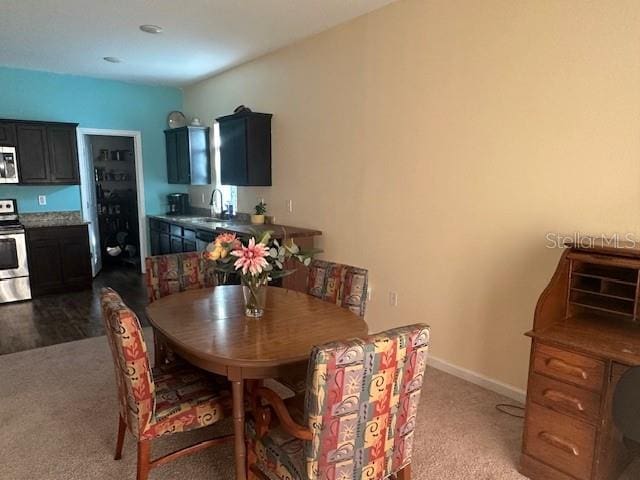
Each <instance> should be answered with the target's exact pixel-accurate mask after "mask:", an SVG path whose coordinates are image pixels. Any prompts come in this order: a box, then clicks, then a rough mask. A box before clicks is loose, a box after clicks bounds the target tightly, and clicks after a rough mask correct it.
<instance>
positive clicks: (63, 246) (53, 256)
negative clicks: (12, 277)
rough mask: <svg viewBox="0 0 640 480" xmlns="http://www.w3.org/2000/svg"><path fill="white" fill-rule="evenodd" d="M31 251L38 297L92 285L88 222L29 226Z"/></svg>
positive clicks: (32, 278) (32, 277) (31, 274)
mask: <svg viewBox="0 0 640 480" xmlns="http://www.w3.org/2000/svg"><path fill="white" fill-rule="evenodd" d="M27 252H28V260H29V280H30V283H31V293H32V295H33V296H34V297H36V296H39V295H45V294H49V293H62V292H66V291H69V290H83V289H85V288H91V281H92V275H91V251H90V250H89V231H88V227H87V225H71V226H60V227H37V228H28V229H27Z"/></svg>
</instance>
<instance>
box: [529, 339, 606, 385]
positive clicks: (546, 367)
mask: <svg viewBox="0 0 640 480" xmlns="http://www.w3.org/2000/svg"><path fill="white" fill-rule="evenodd" d="M533 367H534V371H535V372H536V373H541V374H543V375H547V376H549V377H553V378H557V379H558V380H562V381H563V382H569V383H572V384H574V385H578V386H580V387H583V388H587V389H589V390H593V391H594V392H600V391H601V390H602V382H603V380H604V371H605V364H604V362H602V361H600V360H596V359H594V358H591V357H587V356H585V355H580V354H578V353H574V352H569V351H567V350H561V349H559V348H555V347H550V346H548V345H544V344H540V343H539V344H537V345H536V351H535V353H534V357H533Z"/></svg>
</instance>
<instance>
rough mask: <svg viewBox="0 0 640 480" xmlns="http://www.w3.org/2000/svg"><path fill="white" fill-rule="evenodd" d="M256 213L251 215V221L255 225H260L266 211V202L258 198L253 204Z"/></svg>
mask: <svg viewBox="0 0 640 480" xmlns="http://www.w3.org/2000/svg"><path fill="white" fill-rule="evenodd" d="M255 210H256V213H255V214H253V215H251V223H253V224H255V225H262V224H263V223H264V214H265V213H267V204H266V203H264V200H260V203H258V204H257V205H256V206H255Z"/></svg>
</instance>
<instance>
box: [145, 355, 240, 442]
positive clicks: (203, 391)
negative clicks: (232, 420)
mask: <svg viewBox="0 0 640 480" xmlns="http://www.w3.org/2000/svg"><path fill="white" fill-rule="evenodd" d="M153 379H154V381H155V386H156V400H155V409H154V416H153V419H152V421H151V422H150V424H149V426H148V428H147V429H146V430H145V432H144V433H143V435H142V439H144V440H148V439H152V438H156V437H159V436H161V435H168V434H172V433H175V432H184V431H187V430H193V429H196V428H200V427H205V426H208V425H212V424H213V423H215V422H217V421H218V420H220V419H221V418H223V417H224V416H225V412H226V411H228V409H229V407H230V405H231V395H230V393H229V390H230V389H229V386H228V383H227V382H226V381H224V379H222V377H218V376H216V375H213V374H210V373H207V372H204V371H202V370H199V369H197V368H195V367H192V366H190V365H186V364H182V363H173V364H169V365H163V366H160V367H156V368H154V369H153Z"/></svg>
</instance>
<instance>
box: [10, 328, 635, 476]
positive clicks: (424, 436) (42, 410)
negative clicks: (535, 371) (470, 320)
mask: <svg viewBox="0 0 640 480" xmlns="http://www.w3.org/2000/svg"><path fill="white" fill-rule="evenodd" d="M112 368H113V367H112V363H111V358H110V354H109V351H108V347H107V343H106V340H105V338H104V337H99V338H92V339H88V340H81V341H77V342H72V343H66V344H62V345H54V346H51V347H45V348H41V349H37V350H30V351H25V352H19V353H14V354H10V355H4V356H0V455H1V459H0V479H2V480H27V479H28V480H32V479H52V480H74V479H82V480H86V479H114V480H127V479H131V480H133V479H135V445H134V443H133V440H132V437H131V436H130V435H127V441H126V443H125V454H124V457H123V459H122V460H120V461H118V462H116V461H114V460H113V457H112V454H113V448H114V439H115V431H116V420H117V406H116V399H115V384H114V375H113V372H112ZM505 401H508V400H507V399H506V398H504V397H501V396H500V395H497V394H495V393H492V392H489V391H487V390H484V389H482V388H480V387H477V386H475V385H472V384H470V383H467V382H465V381H462V380H459V379H457V378H455V377H452V376H450V375H447V374H445V373H442V372H439V371H437V370H433V369H430V370H429V372H428V377H427V382H426V387H425V390H424V393H423V397H422V402H421V406H420V415H419V418H418V430H417V435H416V444H415V446H414V465H413V472H414V478H415V479H434V480H441V479H442V480H449V479H459V480H469V479H505V480H510V479H514V480H516V479H523V478H524V477H522V476H521V475H519V474H518V473H517V471H516V465H517V462H518V456H519V450H520V437H521V430H522V420H519V419H516V418H512V417H509V416H507V415H504V414H501V413H498V412H497V411H496V410H495V409H494V404H496V403H499V402H505ZM229 428H230V425H229V423H225V424H222V425H220V426H216V427H214V432H215V431H216V430H217V431H222V430H228V429H229ZM211 434H212V431H208V432H199V433H197V434H183V435H176V436H175V438H173V439H165V440H162V441H160V442H157V443H158V444H160V446H159V447H157V448H156V450H155V451H154V453H156V454H157V453H162V452H165V451H167V450H168V449H171V448H173V447H176V446H178V445H183V444H185V443H186V442H191V441H194V439H197V438H200V437H202V436H203V435H211ZM232 458H233V457H232V450H231V446H230V445H228V446H223V447H221V448H218V449H210V450H208V451H205V452H202V453H200V454H198V455H195V456H191V457H188V458H185V459H181V460H179V461H177V462H174V463H173V464H170V465H167V466H164V467H160V468H159V469H157V470H155V471H153V472H152V474H151V478H152V479H154V480H160V479H193V480H198V479H203V480H204V479H207V480H222V479H230V480H231V479H233V478H234V475H233V463H232ZM633 467H634V470H633V472H631V471H629V472H627V474H626V475H625V478H626V479H632V478H635V479H637V478H640V465H638V464H637V463H636V464H634V466H633Z"/></svg>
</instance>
